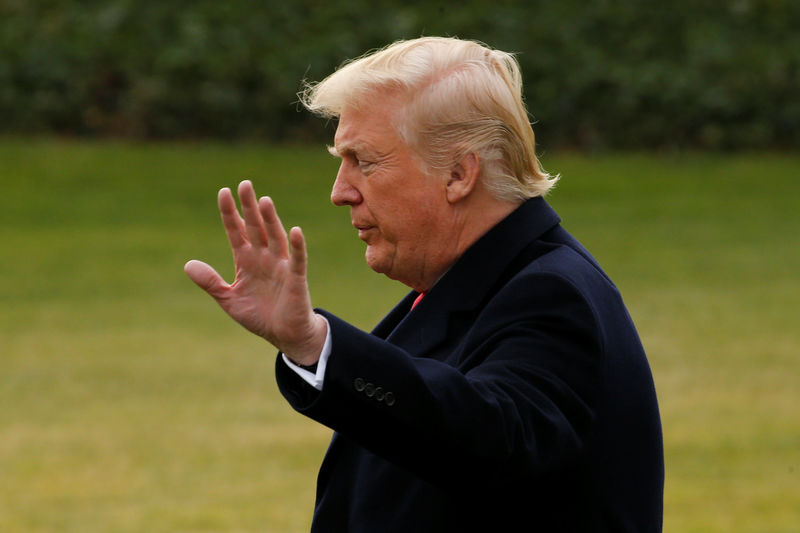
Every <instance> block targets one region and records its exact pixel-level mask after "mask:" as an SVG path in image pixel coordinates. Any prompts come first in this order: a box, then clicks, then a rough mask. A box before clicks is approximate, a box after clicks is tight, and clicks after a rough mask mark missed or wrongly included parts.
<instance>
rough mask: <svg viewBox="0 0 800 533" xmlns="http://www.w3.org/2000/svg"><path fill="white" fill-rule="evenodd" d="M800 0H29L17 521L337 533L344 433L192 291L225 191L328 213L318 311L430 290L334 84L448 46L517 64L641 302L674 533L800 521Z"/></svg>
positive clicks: (10, 424)
mask: <svg viewBox="0 0 800 533" xmlns="http://www.w3.org/2000/svg"><path fill="white" fill-rule="evenodd" d="M798 28H800V2H796V1H793V0H758V1H756V0H751V1H748V0H724V1H722V0H717V1H710V0H706V1H696V0H695V1H689V0H676V1H672V2H666V3H660V4H656V3H652V2H640V1H613V0H596V1H577V0H562V1H560V2H540V1H531V2H508V1H503V0H496V1H493V2H489V1H485V0H484V1H466V2H461V3H459V5H455V4H452V3H444V2H436V1H427V2H414V1H408V0H405V1H402V2H400V1H372V2H367V1H358V0H354V1H347V2H345V1H343V2H338V3H327V4H325V3H319V2H312V1H296V2H288V1H287V2H271V1H270V2H250V1H242V0H230V1H227V2H211V1H202V0H195V1H191V2H189V1H179V0H176V1H173V2H160V3H156V2H142V1H135V0H105V1H83V2H59V1H45V0H41V1H23V0H16V1H15V0H0V531H3V532H6V531H8V532H48V531H64V532H95V531H96V532H106V531H114V532H139V531H147V532H162V531H163V532H184V531H185V532H189V531H226V532H227V531H230V532H233V531H237V532H242V531H253V532H256V531H257V532H295V531H298V532H299V531H307V530H308V525H309V524H310V519H311V513H312V508H313V498H314V485H315V480H316V472H317V469H318V466H319V463H320V462H321V460H322V456H323V454H324V452H325V449H326V446H327V442H328V440H329V438H330V431H329V430H327V429H325V428H322V427H319V426H318V425H316V424H315V423H313V422H311V421H309V420H306V419H304V418H303V417H302V416H300V415H298V414H296V413H294V412H292V411H291V410H290V408H289V407H288V405H286V403H285V402H284V401H283V400H282V398H281V397H280V395H279V393H278V392H277V389H276V386H275V384H274V379H273V376H272V373H273V370H272V367H273V365H274V355H275V354H274V352H273V350H272V349H271V348H270V347H268V346H265V345H264V343H263V342H261V341H259V340H258V339H255V338H253V337H252V336H250V335H249V334H247V333H246V332H244V330H242V329H241V328H240V327H239V326H237V325H236V324H234V323H233V322H232V321H231V320H229V319H228V318H227V317H226V316H225V315H224V313H222V311H220V310H219V309H218V308H216V304H214V303H213V302H212V301H211V300H210V299H209V298H208V297H207V296H205V295H204V294H203V293H202V292H201V291H200V290H199V289H197V288H196V287H194V286H193V285H192V284H191V282H190V281H189V280H188V279H187V278H186V276H185V275H184V273H183V271H182V266H183V264H184V263H185V262H186V261H187V260H188V259H192V258H197V259H203V260H205V261H208V262H209V263H211V264H212V265H214V266H215V267H217V268H218V269H219V270H220V272H221V273H223V275H226V276H228V278H229V279H230V276H231V275H232V265H231V260H230V253H229V250H228V246H227V241H226V239H225V236H224V232H223V230H222V227H221V225H220V223H219V218H218V214H217V211H216V205H215V197H216V192H217V191H218V190H219V188H220V187H223V186H235V184H236V183H238V182H239V181H240V180H241V179H245V178H247V179H251V180H252V181H253V182H254V184H255V186H256V190H257V192H258V193H260V194H269V195H270V196H272V197H273V198H274V199H275V201H276V204H277V206H278V210H279V212H280V213H281V216H282V218H283V220H284V223H285V224H286V225H287V226H292V225H301V226H302V227H303V229H304V232H305V233H306V236H307V239H308V244H309V253H310V261H311V263H310V266H309V283H310V285H311V291H312V297H313V299H314V304H315V305H317V306H320V307H324V308H326V309H329V310H331V311H333V312H335V313H337V314H338V315H339V316H342V317H343V318H345V319H347V320H349V321H351V322H352V323H354V324H356V325H358V326H359V327H362V328H365V329H370V328H371V326H372V325H374V324H375V323H376V322H377V321H378V320H379V319H380V317H381V316H383V314H384V313H385V312H386V311H387V310H388V309H389V308H390V307H391V306H392V305H393V304H394V302H396V301H397V300H398V299H399V298H400V297H401V296H402V295H403V294H404V293H405V291H406V289H405V288H404V287H403V286H401V285H397V284H395V283H393V282H391V281H390V280H387V279H384V278H382V277H380V276H377V275H375V274H374V273H372V272H371V271H370V270H369V269H368V268H367V267H366V265H365V264H364V261H363V251H364V250H363V246H362V243H360V242H359V241H358V239H357V238H356V236H355V235H354V233H353V231H352V227H351V226H350V223H349V218H348V216H347V213H346V212H345V211H344V210H340V209H336V208H334V207H333V206H332V205H331V204H330V203H329V201H328V196H329V192H330V186H331V184H332V182H333V177H334V176H335V173H336V166H337V165H336V161H335V160H334V159H333V158H331V157H330V156H329V155H328V154H327V153H326V151H325V148H324V146H325V143H326V142H330V139H331V137H332V134H333V131H334V129H335V124H334V123H326V122H325V121H322V120H319V119H316V118H314V117H312V116H310V115H309V114H308V113H306V112H304V111H303V110H302V109H300V107H299V106H298V104H297V96H296V94H297V92H298V91H300V90H301V89H302V87H303V80H309V81H314V80H320V79H322V78H323V77H324V76H326V75H327V74H329V73H330V72H332V71H333V70H334V69H335V68H336V67H337V66H338V65H340V64H341V63H342V62H343V61H345V60H346V59H349V58H354V57H357V56H359V55H361V54H362V53H364V52H366V51H368V50H371V49H374V48H378V47H381V46H384V45H386V44H388V43H390V42H392V41H394V40H396V39H402V38H414V37H419V36H422V35H444V36H458V37H462V38H469V39H477V40H480V41H483V42H485V43H487V44H489V45H490V46H492V47H495V48H499V49H502V50H505V51H509V52H515V53H516V54H517V57H518V59H519V62H520V64H521V66H522V70H523V75H524V79H525V96H526V101H527V104H528V107H529V111H530V113H531V120H532V122H533V123H534V129H535V131H536V135H537V142H538V150H539V152H540V153H541V156H542V161H543V164H544V166H545V167H546V168H547V170H548V171H550V172H552V173H558V174H561V176H562V180H561V182H560V183H559V185H558V187H557V188H556V190H555V191H554V192H553V193H552V194H551V196H550V197H549V202H550V203H552V204H553V205H554V207H555V208H556V209H557V210H558V212H559V213H560V214H561V216H562V218H563V219H564V225H565V227H566V228H567V229H568V230H570V231H571V232H572V233H573V234H574V235H576V236H577V237H578V238H579V239H580V240H581V241H582V242H583V243H584V244H585V245H586V246H587V247H588V248H589V249H590V250H591V251H592V253H593V254H594V255H595V256H596V257H597V259H598V260H599V261H600V263H601V264H602V265H603V266H604V267H605V269H606V270H607V271H608V272H609V274H610V275H611V277H612V278H613V279H614V280H615V282H616V283H617V285H619V287H620V289H621V291H622V293H623V296H624V297H625V299H626V302H627V304H628V306H629V308H630V310H631V314H632V315H633V318H634V321H635V322H636V323H637V326H638V328H639V331H640V334H641V336H642V339H643V341H644V344H645V347H646V349H647V351H648V355H649V358H650V362H651V365H652V367H653V373H654V376H655V381H656V387H657V390H658V394H659V399H660V405H661V409H662V417H663V424H664V437H665V446H666V450H665V451H666V467H667V481H666V495H665V524H664V531H666V532H674V533H682V532H704V533H705V532H738V533H743V532H752V533H768V532H774V533H777V532H781V533H788V532H794V531H797V527H798V526H797V524H800V479H799V478H798V469H800V410H798V407H797V406H798V405H800V391H799V390H798V387H797V383H798V382H800V328H798V325H797V324H798V309H799V308H800V276H798V272H800V154H798V148H800V32H798V31H797V29H798Z"/></svg>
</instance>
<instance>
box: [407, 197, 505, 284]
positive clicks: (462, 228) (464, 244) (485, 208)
mask: <svg viewBox="0 0 800 533" xmlns="http://www.w3.org/2000/svg"><path fill="white" fill-rule="evenodd" d="M475 200H480V199H479V198H477V199H475ZM517 207H519V204H518V203H511V202H503V201H500V200H496V199H494V198H488V199H486V200H485V201H472V202H464V204H463V205H462V204H459V205H456V206H453V210H452V216H451V217H450V218H449V222H448V224H447V226H448V229H449V231H442V232H440V233H439V235H441V238H440V239H437V241H438V243H437V244H438V246H437V247H436V248H434V249H433V250H432V252H431V254H430V256H429V257H426V260H425V261H424V262H423V265H422V268H421V270H420V271H419V272H418V274H419V276H418V278H417V279H415V280H408V282H405V281H404V283H405V284H406V285H408V286H410V287H411V288H413V289H414V290H416V291H419V292H427V291H429V290H430V289H431V287H433V285H434V284H435V283H436V282H437V281H438V280H439V278H441V277H442V276H443V275H444V274H445V273H446V272H447V271H448V270H449V269H450V267H451V266H453V264H455V262H456V261H458V259H459V258H460V257H461V256H462V255H463V254H464V252H466V251H467V250H468V249H469V247H470V246H472V245H473V244H475V241H477V240H478V239H480V238H481V237H483V235H485V234H486V232H488V231H489V230H490V229H492V228H493V227H494V226H496V225H497V224H498V223H499V222H500V221H501V220H503V219H504V218H506V217H507V216H508V215H510V214H511V213H512V212H513V211H514V210H515V209H517ZM401 281H402V280H401Z"/></svg>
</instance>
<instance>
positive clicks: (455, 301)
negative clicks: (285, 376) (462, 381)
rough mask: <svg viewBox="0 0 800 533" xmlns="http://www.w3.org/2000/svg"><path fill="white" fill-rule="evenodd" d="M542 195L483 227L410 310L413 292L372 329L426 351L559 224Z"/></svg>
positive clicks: (417, 352)
mask: <svg viewBox="0 0 800 533" xmlns="http://www.w3.org/2000/svg"><path fill="white" fill-rule="evenodd" d="M560 221H561V219H560V218H559V216H558V215H557V214H556V212H555V211H554V210H553V209H552V208H551V207H550V206H549V205H548V204H547V202H545V200H544V199H543V198H541V197H536V198H531V199H530V200H527V201H526V202H525V203H523V204H522V205H520V207H518V208H517V209H516V210H515V211H514V212H512V213H511V214H510V215H508V216H507V217H506V218H505V219H503V220H501V221H500V222H499V223H498V224H497V225H496V226H494V227H493V228H492V229H490V230H489V231H487V232H486V233H485V234H484V235H483V236H482V237H481V238H479V239H478V240H477V241H476V242H475V243H474V244H473V245H472V246H471V247H470V248H469V249H467V251H466V252H464V254H463V255H462V256H461V257H460V258H459V259H458V260H457V261H456V262H455V264H453V266H452V267H451V268H450V270H448V271H447V273H446V274H445V275H444V276H443V277H442V278H441V279H440V280H439V281H438V282H437V283H436V285H434V287H433V288H432V289H431V290H430V291H429V292H428V294H426V295H425V298H423V300H422V301H421V302H420V303H419V305H418V306H417V307H415V308H414V311H413V312H409V311H410V310H411V304H412V302H413V301H414V299H415V298H416V297H417V295H418V294H419V293H417V292H416V291H411V292H410V293H409V294H407V295H406V296H405V298H403V300H401V301H400V303H398V304H397V306H395V308H394V309H392V311H390V312H389V314H388V315H386V317H385V318H384V319H383V320H382V321H381V322H380V323H379V324H378V325H377V326H376V327H375V329H374V330H373V331H372V333H373V334H374V335H377V336H378V337H381V338H384V339H386V340H387V341H389V342H391V343H392V344H395V345H397V346H399V347H401V348H403V349H405V350H406V351H408V352H409V353H411V354H412V355H424V354H425V353H427V352H429V351H430V350H431V349H432V348H434V347H435V346H436V345H438V344H439V343H440V342H442V341H443V340H444V339H445V338H447V335H448V324H449V323H450V320H451V317H452V315H453V314H455V313H458V312H465V311H466V312H468V311H472V310H475V309H476V308H478V306H480V305H481V302H483V301H484V300H485V298H486V296H487V294H488V293H489V291H490V290H491V289H492V287H493V286H494V284H495V283H496V282H497V280H498V279H499V278H500V276H501V275H502V274H503V272H504V271H505V270H506V269H507V268H508V266H509V264H510V263H511V262H512V261H513V259H514V258H515V257H516V256H517V255H519V253H520V252H521V251H522V250H523V249H524V248H525V247H526V246H527V245H528V244H530V243H531V242H532V241H533V240H535V239H537V238H539V237H540V236H541V235H542V234H544V233H545V232H547V231H548V230H550V229H552V228H553V227H554V226H556V225H558V223H559V222H560Z"/></svg>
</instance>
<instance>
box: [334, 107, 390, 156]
mask: <svg viewBox="0 0 800 533" xmlns="http://www.w3.org/2000/svg"><path fill="white" fill-rule="evenodd" d="M395 113H396V107H395V106H393V105H390V102H388V101H382V102H378V103H375V104H372V105H367V106H362V107H359V108H354V107H348V108H345V109H344V110H342V113H341V115H340V116H339V124H338V126H337V127H336V135H335V136H334V148H335V149H336V151H337V152H339V153H340V154H341V153H345V152H351V151H357V150H364V149H366V148H373V149H388V148H392V147H395V146H396V145H397V144H398V143H400V142H401V138H400V135H399V133H398V131H397V128H396V127H395Z"/></svg>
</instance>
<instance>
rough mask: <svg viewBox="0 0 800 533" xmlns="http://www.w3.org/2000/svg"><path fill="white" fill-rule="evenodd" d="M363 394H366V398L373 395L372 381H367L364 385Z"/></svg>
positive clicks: (373, 386)
mask: <svg viewBox="0 0 800 533" xmlns="http://www.w3.org/2000/svg"><path fill="white" fill-rule="evenodd" d="M364 394H366V395H367V398H372V397H373V396H375V385H373V384H372V383H367V384H366V385H364Z"/></svg>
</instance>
